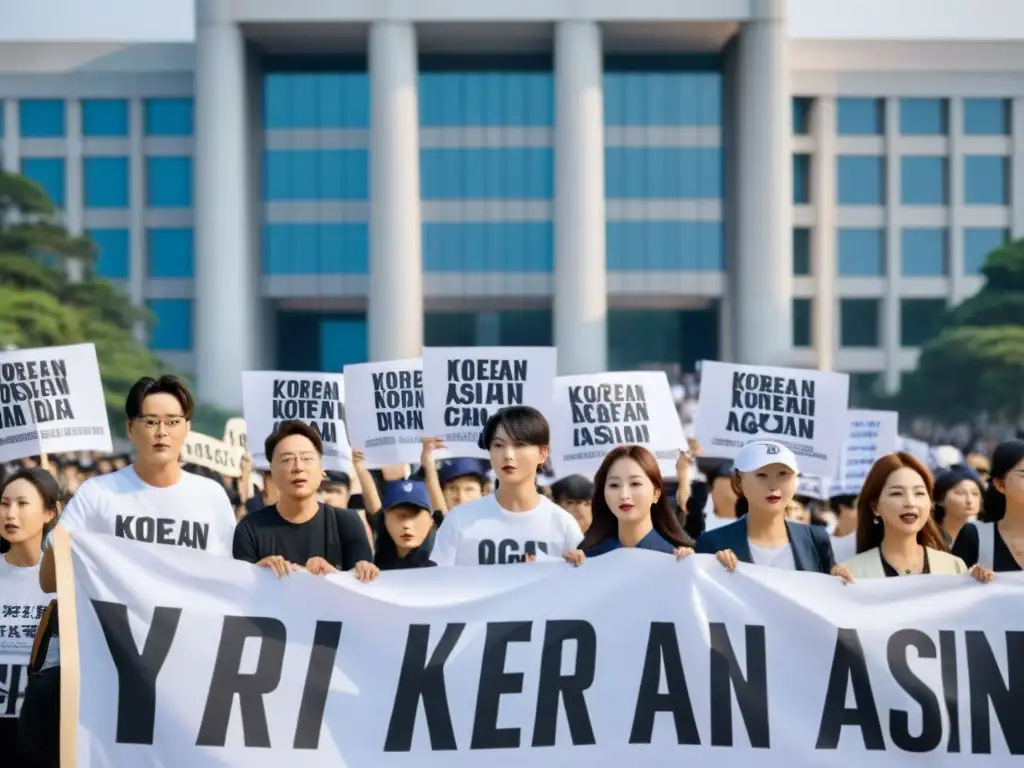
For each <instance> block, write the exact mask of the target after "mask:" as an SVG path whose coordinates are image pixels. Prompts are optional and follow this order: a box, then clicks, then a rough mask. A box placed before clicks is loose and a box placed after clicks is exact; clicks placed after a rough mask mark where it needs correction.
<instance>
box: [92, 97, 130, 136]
mask: <svg viewBox="0 0 1024 768" xmlns="http://www.w3.org/2000/svg"><path fill="white" fill-rule="evenodd" d="M82 135H83V136H98V137H101V136H127V135H128V102H127V101H125V100H124V99H86V100H85V101H83V102H82Z"/></svg>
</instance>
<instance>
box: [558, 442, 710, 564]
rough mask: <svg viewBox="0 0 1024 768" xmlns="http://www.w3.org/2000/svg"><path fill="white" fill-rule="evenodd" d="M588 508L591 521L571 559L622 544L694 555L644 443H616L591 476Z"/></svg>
mask: <svg viewBox="0 0 1024 768" xmlns="http://www.w3.org/2000/svg"><path fill="white" fill-rule="evenodd" d="M590 508H591V513H592V516H593V522H591V524H590V528H588V529H587V534H586V536H584V537H583V542H582V543H581V544H580V547H579V549H578V550H576V552H575V553H572V554H573V556H574V558H573V560H572V562H575V561H576V560H579V561H582V558H583V556H587V557H597V556H598V555H603V554H605V553H607V552H611V551H612V550H615V549H621V548H623V547H634V548H636V549H649V550H652V551H654V552H664V553H666V554H670V555H675V557H676V559H679V558H683V557H686V556H687V555H691V554H693V542H692V541H691V540H690V538H689V537H688V536H687V535H686V534H685V533H683V529H682V526H680V524H679V518H678V517H677V516H676V515H675V513H674V512H673V511H672V508H671V507H670V506H669V499H668V496H667V495H666V494H665V481H664V480H663V479H662V477H661V470H660V469H659V468H658V460H657V459H656V458H654V454H652V453H651V452H650V451H649V450H647V449H646V448H644V447H642V446H639V445H620V446H618V447H617V448H615V449H614V450H612V451H611V453H609V454H608V455H607V456H605V458H604V461H603V462H601V468H600V469H598V470H597V474H596V475H595V476H594V500H593V502H592V503H591V505H590ZM567 559H568V556H567Z"/></svg>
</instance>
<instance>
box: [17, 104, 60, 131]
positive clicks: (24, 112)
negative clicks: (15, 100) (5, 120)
mask: <svg viewBox="0 0 1024 768" xmlns="http://www.w3.org/2000/svg"><path fill="white" fill-rule="evenodd" d="M18 119H19V121H20V124H21V136H22V138H24V139H51V138H61V137H63V136H64V131H65V115H64V100H63V99H22V100H21V103H20V104H19V105H18Z"/></svg>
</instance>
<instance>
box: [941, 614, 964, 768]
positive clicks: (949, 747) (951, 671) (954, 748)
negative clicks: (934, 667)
mask: <svg viewBox="0 0 1024 768" xmlns="http://www.w3.org/2000/svg"><path fill="white" fill-rule="evenodd" d="M939 657H940V658H941V659H942V692H943V697H944V698H945V699H946V716H947V717H948V718H949V740H948V741H947V742H946V751H947V752H950V753H954V754H955V753H957V752H959V751H960V704H959V701H960V694H959V690H960V686H959V683H958V680H957V672H956V633H955V632H952V631H951V630H948V629H947V630H943V631H941V632H939Z"/></svg>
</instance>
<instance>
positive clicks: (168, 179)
mask: <svg viewBox="0 0 1024 768" xmlns="http://www.w3.org/2000/svg"><path fill="white" fill-rule="evenodd" d="M21 173H22V174H23V175H25V176H27V177H28V178H30V179H32V180H33V181H35V182H37V183H38V184H39V185H40V186H42V188H43V190H44V191H45V192H46V194H47V195H48V196H49V198H50V199H51V200H52V201H53V203H54V205H56V206H58V207H62V206H64V205H65V203H66V202H67V161H66V160H65V158H63V157H23V158H22V159H21ZM145 175H146V205H147V206H148V207H150V208H188V207H190V206H191V205H192V158H191V157H178V156H159V157H147V158H146V174H145ZM130 186H131V182H130V173H129V161H128V158H127V157H84V158H82V199H83V204H84V205H85V207H86V208H127V207H129V206H130V205H131V196H130V194H129V192H130Z"/></svg>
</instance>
